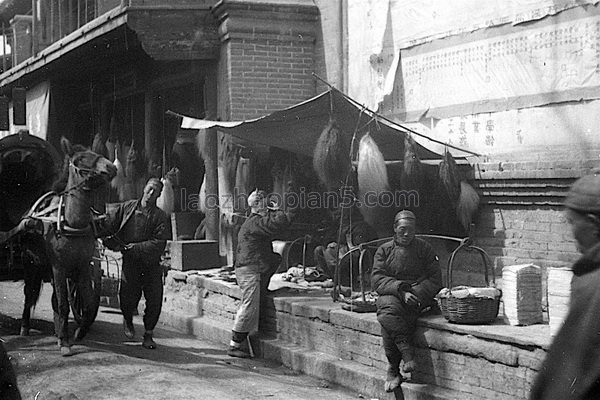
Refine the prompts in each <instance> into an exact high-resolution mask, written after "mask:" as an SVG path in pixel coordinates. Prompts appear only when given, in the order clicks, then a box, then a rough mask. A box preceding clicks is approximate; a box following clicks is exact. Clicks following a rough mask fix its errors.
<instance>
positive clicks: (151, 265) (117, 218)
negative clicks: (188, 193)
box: [104, 178, 170, 349]
mask: <svg viewBox="0 0 600 400" xmlns="http://www.w3.org/2000/svg"><path fill="white" fill-rule="evenodd" d="M162 188H163V185H162V182H161V181H160V180H159V179H157V178H150V179H149V180H148V182H147V183H146V186H145V187H144V192H143V194H142V198H141V199H139V200H129V201H126V202H123V203H116V204H107V206H106V214H107V219H108V221H109V223H110V226H111V228H112V232H116V233H115V234H114V235H112V236H111V237H109V238H108V239H106V240H105V241H104V243H105V245H106V246H107V247H108V248H110V249H112V250H115V251H121V252H122V254H123V266H122V272H121V289H120V291H119V301H120V303H121V311H122V313H123V329H124V333H125V336H126V337H127V338H129V339H133V337H134V336H135V330H134V326H133V314H134V311H135V310H137V307H138V303H139V301H140V298H141V296H142V293H143V294H144V298H145V299H146V309H145V311H144V328H145V333H144V340H143V342H142V346H144V347H145V348H147V349H154V348H156V343H155V342H154V339H153V338H152V336H153V330H154V327H155V326H156V323H157V322H158V317H159V316H160V311H161V307H162V297H163V281H162V278H163V269H162V266H161V265H160V258H161V255H162V253H163V251H164V250H165V245H166V243H167V239H169V232H170V229H169V223H168V220H167V215H166V214H165V213H164V211H162V210H161V209H160V208H158V207H157V206H156V199H158V197H159V196H160V192H161V191H162Z"/></svg>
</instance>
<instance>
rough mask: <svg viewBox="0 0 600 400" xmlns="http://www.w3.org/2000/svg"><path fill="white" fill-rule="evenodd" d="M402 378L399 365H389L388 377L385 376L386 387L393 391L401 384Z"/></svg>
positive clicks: (388, 390)
mask: <svg viewBox="0 0 600 400" xmlns="http://www.w3.org/2000/svg"><path fill="white" fill-rule="evenodd" d="M400 382H401V378H400V372H399V370H398V366H397V365H389V366H388V369H387V377H386V378H385V385H384V389H385V391H386V392H388V393H391V392H393V391H394V390H396V389H398V387H399V386H400Z"/></svg>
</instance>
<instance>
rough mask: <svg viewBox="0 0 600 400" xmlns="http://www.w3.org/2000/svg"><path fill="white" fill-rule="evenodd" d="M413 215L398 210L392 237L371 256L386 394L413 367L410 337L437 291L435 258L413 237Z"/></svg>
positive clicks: (438, 276)
mask: <svg viewBox="0 0 600 400" xmlns="http://www.w3.org/2000/svg"><path fill="white" fill-rule="evenodd" d="M415 226H416V217H415V215H414V214H413V213H412V212H411V211H400V212H399V213H398V214H396V217H395V218H394V239H393V240H391V241H389V242H387V243H385V244H383V245H381V246H380V247H379V249H377V252H376V253H375V259H374V262H373V270H372V273H371V287H372V289H373V290H374V291H376V292H377V293H378V294H379V298H378V299H377V320H378V321H379V323H380V324H381V336H382V338H383V348H384V351H385V355H386V357H387V359H388V362H389V366H388V371H387V378H386V382H385V390H386V391H388V392H392V391H394V390H395V389H396V388H397V387H398V386H399V385H400V380H401V376H400V362H401V361H404V364H403V372H405V373H410V372H412V371H413V370H414V368H415V361H414V349H413V346H412V339H413V335H414V332H415V329H416V323H417V318H418V317H419V315H420V313H421V310H423V309H424V308H425V307H428V306H430V305H431V304H433V302H434V296H435V295H436V294H437V293H438V291H439V290H440V289H441V288H442V274H441V271H440V265H439V259H438V257H437V256H436V254H435V252H434V250H433V248H432V246H431V245H430V244H429V243H427V242H426V241H425V240H423V239H420V238H417V237H415Z"/></svg>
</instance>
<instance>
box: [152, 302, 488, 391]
mask: <svg viewBox="0 0 600 400" xmlns="http://www.w3.org/2000/svg"><path fill="white" fill-rule="evenodd" d="M161 323H162V324H164V325H167V326H169V327H172V328H175V329H177V330H179V331H181V332H184V333H187V334H191V335H194V336H196V337H200V338H203V339H209V340H212V341H216V342H220V343H223V344H228V343H229V339H230V337H231V326H230V325H229V326H226V325H224V324H220V323H218V322H216V321H215V320H210V319H207V318H202V317H198V316H194V315H184V314H178V313H176V312H169V311H166V312H163V314H162V315H161ZM252 345H253V350H254V352H255V353H256V354H257V356H260V357H262V358H265V359H269V360H274V361H278V362H281V363H282V364H283V365H285V366H286V367H288V368H290V369H292V370H294V371H297V372H301V373H304V374H306V375H310V376H314V377H316V378H319V379H324V380H327V381H329V382H332V383H335V384H338V385H341V386H344V387H346V388H348V389H351V390H355V391H357V392H359V393H361V394H362V395H364V396H366V398H379V399H393V398H396V399H406V400H453V399H456V400H459V399H460V400H479V399H481V397H479V396H476V397H473V395H472V394H470V393H465V392H461V391H457V390H452V389H447V388H442V387H439V386H436V385H432V384H419V383H412V382H403V383H402V385H401V387H400V390H398V391H397V393H395V394H393V393H386V392H385V391H384V389H383V387H384V382H385V371H383V370H381V369H378V368H374V367H369V366H365V365H363V364H361V363H358V362H355V361H352V360H342V359H340V358H336V357H333V356H331V355H328V354H326V353H322V352H319V351H314V350H307V349H306V348H304V347H302V346H298V345H295V344H292V343H289V342H287V341H283V340H280V339H268V338H254V339H253V340H252ZM394 396H395V397H394Z"/></svg>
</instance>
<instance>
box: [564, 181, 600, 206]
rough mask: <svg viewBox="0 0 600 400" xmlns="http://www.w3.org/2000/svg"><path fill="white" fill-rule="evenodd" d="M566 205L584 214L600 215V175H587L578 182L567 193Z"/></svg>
mask: <svg viewBox="0 0 600 400" xmlns="http://www.w3.org/2000/svg"><path fill="white" fill-rule="evenodd" d="M564 205H565V207H567V208H570V209H573V210H576V211H580V212H584V213H594V214H596V213H600V175H599V174H593V175H586V176H584V177H582V178H579V179H578V180H576V181H575V183H573V186H571V189H570V190H569V192H568V193H567V197H566V198H565V202H564Z"/></svg>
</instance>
